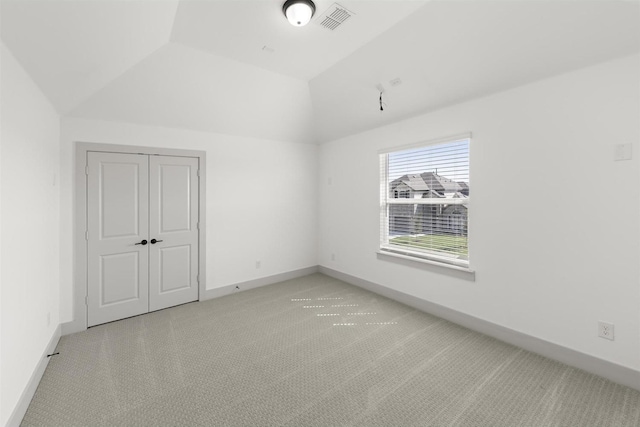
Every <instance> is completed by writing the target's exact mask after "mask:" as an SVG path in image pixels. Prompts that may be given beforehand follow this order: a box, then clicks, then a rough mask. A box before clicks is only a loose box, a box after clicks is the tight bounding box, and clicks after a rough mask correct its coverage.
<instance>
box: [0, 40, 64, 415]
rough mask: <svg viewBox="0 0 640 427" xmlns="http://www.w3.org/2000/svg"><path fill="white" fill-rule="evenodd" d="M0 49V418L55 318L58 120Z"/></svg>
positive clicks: (36, 359)
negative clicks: (0, 92)
mask: <svg viewBox="0 0 640 427" xmlns="http://www.w3.org/2000/svg"><path fill="white" fill-rule="evenodd" d="M0 56H1V57H2V76H1V90H2V96H1V97H0V98H1V101H0V102H1V115H0V121H1V128H2V131H1V132H2V133H1V139H0V140H1V142H2V159H1V160H0V164H1V167H0V170H1V181H2V195H1V203H2V219H1V223H0V224H1V225H0V226H1V231H2V241H1V243H0V247H1V253H2V256H1V258H0V259H1V266H0V268H1V273H0V274H1V286H2V302H1V304H2V310H1V315H0V317H1V319H2V322H1V324H2V329H1V338H0V342H2V348H1V363H0V375H1V376H2V385H1V386H0V406H1V409H2V412H1V414H0V425H5V424H6V422H7V420H8V418H9V416H10V415H11V413H12V411H13V410H14V408H15V406H16V403H17V402H18V399H19V398H20V395H21V394H22V392H23V391H24V389H25V386H26V385H27V383H28V381H29V378H30V377H31V375H32V373H33V372H34V371H35V369H36V366H37V365H38V363H39V362H40V360H41V359H40V358H41V356H42V354H43V352H44V350H45V348H46V346H47V344H48V343H49V341H50V340H51V338H52V336H53V334H54V333H55V330H56V328H57V326H58V323H59V315H58V314H59V299H60V281H59V263H60V261H59V257H58V254H59V245H60V235H59V227H58V224H59V217H58V215H59V187H58V178H59V167H60V162H59V137H60V120H59V117H58V115H57V113H56V112H55V110H54V109H53V107H52V106H51V104H50V103H49V101H48V100H47V99H46V98H45V97H44V95H43V94H42V92H41V91H40V90H39V89H38V87H36V85H35V84H34V83H33V81H32V80H31V79H30V77H29V76H28V75H27V74H26V73H25V71H24V70H23V69H22V67H21V66H20V65H19V64H18V63H17V61H16V60H15V58H14V57H13V55H12V54H11V53H10V52H9V50H8V49H7V48H6V47H5V46H4V44H2V46H1V52H0ZM48 316H50V321H49V322H48V321H47V320H48Z"/></svg>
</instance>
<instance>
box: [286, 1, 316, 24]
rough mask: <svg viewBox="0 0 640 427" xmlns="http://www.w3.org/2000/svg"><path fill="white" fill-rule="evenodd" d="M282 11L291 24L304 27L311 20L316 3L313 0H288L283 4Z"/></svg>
mask: <svg viewBox="0 0 640 427" xmlns="http://www.w3.org/2000/svg"><path fill="white" fill-rule="evenodd" d="M282 11H283V12H284V15H285V16H286V17H287V19H288V20H289V23H290V24H291V25H293V26H295V27H302V26H303V25H307V24H308V23H309V21H311V17H312V16H313V14H314V13H315V12H316V5H315V4H313V2H312V1H311V0H287V1H286V2H284V5H282Z"/></svg>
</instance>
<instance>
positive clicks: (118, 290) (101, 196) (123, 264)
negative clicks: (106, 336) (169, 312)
mask: <svg viewBox="0 0 640 427" xmlns="http://www.w3.org/2000/svg"><path fill="white" fill-rule="evenodd" d="M148 162H149V157H148V156H146V155H138V154H118V153H88V168H89V169H88V182H87V185H88V187H87V189H88V194H87V214H88V218H87V225H88V227H87V228H88V277H87V279H88V286H87V296H88V298H87V305H88V326H93V325H98V324H100V323H105V322H110V321H113V320H118V319H122V318H125V317H129V316H135V315H138V314H142V313H146V312H147V311H148V308H149V282H148V278H149V275H148V271H149V247H150V245H149V244H144V243H145V242H146V241H147V239H148V235H149V183H148V178H149V163H148Z"/></svg>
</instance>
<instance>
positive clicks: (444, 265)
mask: <svg viewBox="0 0 640 427" xmlns="http://www.w3.org/2000/svg"><path fill="white" fill-rule="evenodd" d="M376 253H377V254H378V256H379V257H380V256H382V257H391V258H398V259H402V260H406V261H410V262H412V263H417V264H418V265H419V264H427V265H433V266H436V267H441V268H444V269H447V270H455V271H460V272H462V273H466V274H465V276H466V275H468V278H471V279H472V280H474V281H475V275H476V272H475V270H471V269H470V268H467V267H461V266H459V265H452V264H447V263H444V262H438V261H433V260H430V259H426V258H419V257H414V256H410V255H404V254H399V253H396V252H393V251H387V250H384V249H380V250H378V251H377V252H376Z"/></svg>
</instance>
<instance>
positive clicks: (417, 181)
mask: <svg viewBox="0 0 640 427" xmlns="http://www.w3.org/2000/svg"><path fill="white" fill-rule="evenodd" d="M390 186H391V191H394V190H398V189H404V188H405V186H406V187H408V188H409V189H411V190H412V191H414V192H420V193H423V195H422V197H423V198H425V197H448V198H465V197H467V196H468V194H469V185H468V184H467V183H465V182H456V181H454V180H452V179H449V178H446V177H444V176H442V175H438V174H437V173H435V172H423V173H421V174H406V175H402V176H401V177H400V178H396V179H394V180H393V181H391V183H390Z"/></svg>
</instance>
